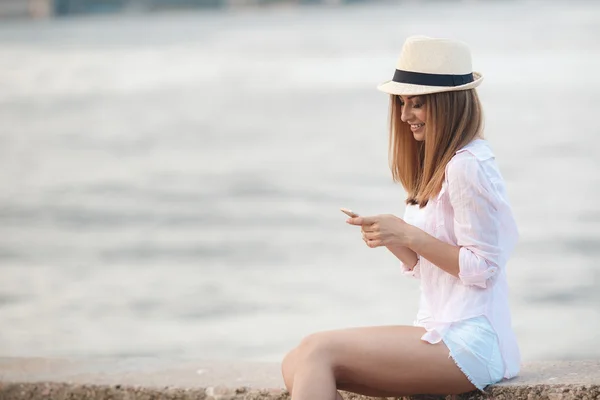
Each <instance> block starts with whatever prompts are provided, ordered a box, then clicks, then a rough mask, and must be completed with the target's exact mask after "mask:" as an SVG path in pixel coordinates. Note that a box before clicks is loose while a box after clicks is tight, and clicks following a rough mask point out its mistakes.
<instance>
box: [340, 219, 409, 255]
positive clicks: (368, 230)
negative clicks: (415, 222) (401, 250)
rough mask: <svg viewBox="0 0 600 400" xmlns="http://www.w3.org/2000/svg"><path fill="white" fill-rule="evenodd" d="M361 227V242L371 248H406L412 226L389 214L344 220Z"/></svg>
mask: <svg viewBox="0 0 600 400" xmlns="http://www.w3.org/2000/svg"><path fill="white" fill-rule="evenodd" d="M346 222H347V223H349V224H350V225H357V226H360V227H361V232H362V236H363V240H364V241H365V243H366V244H367V246H369V247H371V248H375V247H380V246H407V245H408V243H409V241H410V234H411V231H412V228H413V226H412V225H409V224H407V223H406V222H404V220H402V219H401V218H398V217H396V216H395V215H391V214H382V215H375V216H372V217H356V218H349V219H348V220H346Z"/></svg>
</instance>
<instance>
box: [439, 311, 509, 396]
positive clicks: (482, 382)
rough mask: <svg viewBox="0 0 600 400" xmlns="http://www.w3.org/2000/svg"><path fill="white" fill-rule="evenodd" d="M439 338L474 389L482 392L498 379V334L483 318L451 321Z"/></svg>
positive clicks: (501, 365) (500, 372)
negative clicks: (442, 335)
mask: <svg viewBox="0 0 600 400" xmlns="http://www.w3.org/2000/svg"><path fill="white" fill-rule="evenodd" d="M442 340H443V341H444V343H445V344H446V346H447V347H448V349H449V350H450V357H452V359H454V362H455V363H456V365H457V366H458V368H460V370H461V371H462V372H463V373H464V374H465V375H466V376H467V378H468V379H469V381H471V383H472V384H473V385H474V386H475V387H476V388H477V389H479V390H481V391H483V389H484V388H485V387H486V386H488V385H491V384H493V383H496V382H499V381H501V380H502V378H503V376H504V362H503V361H502V354H501V353H500V345H499V344H498V336H496V333H495V332H494V329H493V328H492V326H491V325H490V322H489V321H488V319H487V318H486V317H483V316H480V317H475V318H470V319H467V320H464V321H459V322H456V323H453V324H452V326H450V328H449V329H448V330H447V331H446V333H445V334H444V337H443V338H442Z"/></svg>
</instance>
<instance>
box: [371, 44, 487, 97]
mask: <svg viewBox="0 0 600 400" xmlns="http://www.w3.org/2000/svg"><path fill="white" fill-rule="evenodd" d="M482 80H483V76H482V75H481V74H480V73H479V72H474V71H473V68H472V66H471V51H470V50H469V48H468V47H467V45H466V44H465V43H463V42H460V41H457V40H451V39H435V38H430V37H427V36H411V37H409V38H407V39H406V41H405V42H404V46H402V52H401V53H400V58H399V59H398V63H397V64H396V72H395V73H394V78H393V79H392V80H390V81H387V82H384V83H382V84H381V85H379V86H378V87H377V89H379V90H381V91H382V92H385V93H389V94H396V95H405V96H410V95H419V94H429V93H439V92H451V91H455V90H467V89H473V88H475V87H477V86H479V84H481V81H482Z"/></svg>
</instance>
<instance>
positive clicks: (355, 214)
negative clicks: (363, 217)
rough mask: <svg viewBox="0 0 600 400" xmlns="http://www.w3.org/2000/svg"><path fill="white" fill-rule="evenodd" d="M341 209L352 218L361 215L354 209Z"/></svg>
mask: <svg viewBox="0 0 600 400" xmlns="http://www.w3.org/2000/svg"><path fill="white" fill-rule="evenodd" d="M340 211H341V212H343V213H344V214H346V215H347V216H349V217H351V218H356V217H359V216H360V215H358V214H357V213H355V212H354V211H352V210H349V209H347V208H340Z"/></svg>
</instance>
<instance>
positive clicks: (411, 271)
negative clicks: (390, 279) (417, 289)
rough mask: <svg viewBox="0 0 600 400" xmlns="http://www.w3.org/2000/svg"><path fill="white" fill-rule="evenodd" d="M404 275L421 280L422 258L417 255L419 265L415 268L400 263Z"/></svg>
mask: <svg viewBox="0 0 600 400" xmlns="http://www.w3.org/2000/svg"><path fill="white" fill-rule="evenodd" d="M400 269H401V270H402V274H403V275H405V276H410V277H413V278H416V279H420V278H421V257H420V256H418V255H417V264H416V265H415V266H414V267H413V268H408V267H407V266H406V264H404V263H403V262H402V261H401V262H400Z"/></svg>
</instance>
